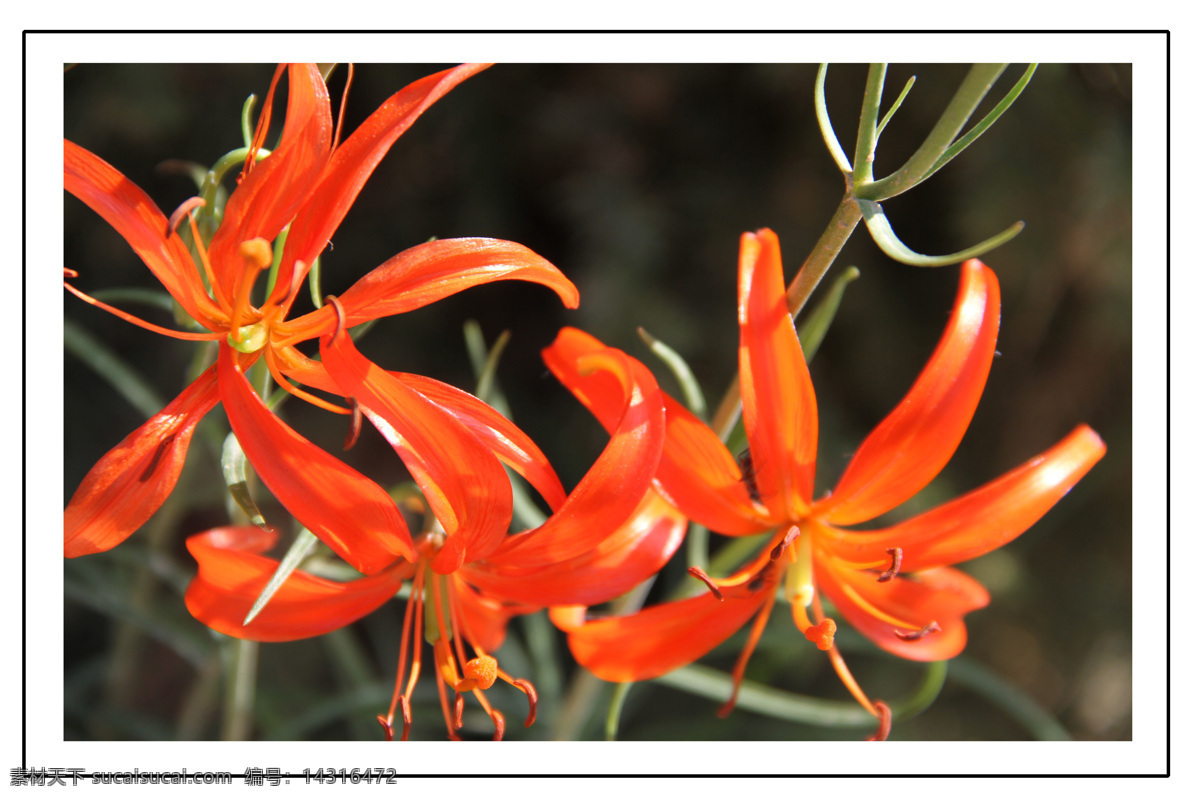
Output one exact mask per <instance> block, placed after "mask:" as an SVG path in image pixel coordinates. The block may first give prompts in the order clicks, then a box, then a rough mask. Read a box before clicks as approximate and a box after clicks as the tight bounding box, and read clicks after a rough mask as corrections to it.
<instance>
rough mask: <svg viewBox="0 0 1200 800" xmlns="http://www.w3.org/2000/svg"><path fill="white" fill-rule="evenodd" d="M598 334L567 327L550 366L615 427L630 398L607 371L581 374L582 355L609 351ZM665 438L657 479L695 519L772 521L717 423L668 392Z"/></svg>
mask: <svg viewBox="0 0 1200 800" xmlns="http://www.w3.org/2000/svg"><path fill="white" fill-rule="evenodd" d="M605 349H607V348H606V346H605V345H604V343H603V342H601V341H600V340H599V339H596V338H595V337H593V336H591V335H589V334H587V333H584V332H583V331H581V330H577V329H575V328H563V329H562V330H561V331H560V332H559V334H558V338H556V339H555V340H554V344H552V345H551V346H550V347H549V348H547V349H546V350H545V351H544V353H543V357H544V358H545V360H546V364H547V366H549V367H550V371H551V372H553V373H554V375H555V377H557V378H558V379H559V380H560V381H562V383H563V385H564V386H566V387H567V388H568V389H570V390H571V393H572V394H574V395H575V397H576V399H578V400H579V401H580V402H581V403H583V404H584V406H586V407H587V409H588V410H589V411H591V412H592V414H594V415H595V417H596V419H598V420H599V421H600V424H601V425H603V426H604V428H605V430H607V431H609V432H610V433H611V432H612V430H613V429H614V428H615V427H616V425H617V423H618V422H619V421H620V419H621V413H622V412H623V411H624V406H625V398H624V397H623V396H622V394H621V391H620V387H619V385H618V384H617V383H616V382H615V381H612V380H610V379H608V378H607V377H606V376H605V375H604V374H602V373H592V374H590V375H582V374H580V373H579V372H578V371H577V370H575V369H574V368H573V365H574V364H575V362H576V361H578V359H580V358H582V357H583V356H585V355H588V354H590V353H599V352H602V351H604V350H605ZM662 398H663V405H664V408H665V411H666V425H667V429H666V438H665V439H664V440H663V454H662V460H661V461H660V462H659V465H658V473H657V476H656V481H657V484H658V486H659V488H660V489H661V491H662V493H663V495H664V496H665V497H666V498H667V499H668V500H669V501H670V502H671V503H673V504H674V505H675V507H676V508H678V509H680V510H681V511H683V512H684V513H685V514H686V515H687V516H688V517H689V518H690V519H693V520H695V521H696V522H699V523H700V524H701V525H704V526H705V527H707V528H711V529H712V530H715V531H718V532H720V533H724V534H727V535H738V534H748V533H758V532H760V531H762V530H763V529H764V527H769V522H766V521H764V519H762V518H761V516H760V513H761V512H759V511H758V510H756V508H755V506H754V503H753V502H752V501H751V499H750V494H749V492H748V491H747V489H746V486H745V484H744V483H743V482H742V473H741V470H740V469H739V468H738V465H737V462H735V461H734V459H733V456H731V455H730V454H729V450H728V449H727V448H726V447H725V445H724V443H723V442H721V440H720V439H719V438H717V435H716V434H715V433H713V431H712V429H711V428H709V427H708V426H707V425H705V424H704V423H703V422H702V421H700V420H699V419H697V418H696V416H695V415H694V414H692V413H691V412H690V411H688V410H687V409H686V408H684V407H683V406H682V405H680V404H679V403H678V402H676V401H675V400H673V399H672V398H671V397H670V396H669V395H667V394H665V393H664V394H663V396H662Z"/></svg>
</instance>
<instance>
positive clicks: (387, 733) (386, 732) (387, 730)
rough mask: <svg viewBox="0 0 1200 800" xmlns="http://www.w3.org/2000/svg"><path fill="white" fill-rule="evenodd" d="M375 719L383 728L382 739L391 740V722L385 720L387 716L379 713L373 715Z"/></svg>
mask: <svg viewBox="0 0 1200 800" xmlns="http://www.w3.org/2000/svg"><path fill="white" fill-rule="evenodd" d="M375 721H376V722H378V723H379V726H380V727H381V728H383V740H384V741H385V742H390V741H392V723H390V722H388V721H387V717H385V716H384V715H383V714H379V715H378V716H376V717H375Z"/></svg>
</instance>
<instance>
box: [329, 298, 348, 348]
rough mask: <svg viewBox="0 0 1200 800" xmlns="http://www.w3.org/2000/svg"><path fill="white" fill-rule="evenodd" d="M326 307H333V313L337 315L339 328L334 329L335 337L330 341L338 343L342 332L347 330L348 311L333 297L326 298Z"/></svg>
mask: <svg viewBox="0 0 1200 800" xmlns="http://www.w3.org/2000/svg"><path fill="white" fill-rule="evenodd" d="M325 303H326V305H332V306H333V311H334V313H335V314H337V327H336V328H334V329H333V336H332V337H331V339H330V341H333V342H336V341H337V338H338V337H339V336H341V335H342V331H344V330H346V309H344V308H342V302H341V301H340V300H338V299H337V298H336V297H334V296H333V295H327V296H326V297H325Z"/></svg>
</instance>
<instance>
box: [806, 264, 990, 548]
mask: <svg viewBox="0 0 1200 800" xmlns="http://www.w3.org/2000/svg"><path fill="white" fill-rule="evenodd" d="M999 329H1000V284H999V282H998V281H997V280H996V275H995V273H993V272H992V271H991V270H990V269H988V268H987V267H985V266H984V265H983V263H982V262H981V261H979V260H978V259H971V260H970V261H968V262H966V263H965V264H963V266H962V278H961V280H960V282H959V288H958V299H957V300H956V301H955V303H954V314H953V315H952V316H951V317H950V322H949V323H948V324H947V326H946V331H945V333H943V334H942V339H941V341H940V342H939V343H938V346H937V349H936V350H935V351H934V352H933V356H932V357H931V358H930V359H929V363H928V364H926V365H925V369H923V370H922V371H921V375H920V376H919V377H918V378H917V382H916V383H914V384H913V387H912V388H911V389H910V390H909V392H908V394H907V395H906V396H905V397H904V399H903V400H902V401H900V405H898V406H896V409H895V410H894V411H892V413H891V414H889V415H888V416H887V418H886V419H884V420H883V422H881V423H879V425H878V426H876V428H875V430H873V431H872V432H871V435H870V436H868V437H867V438H866V440H865V441H864V442H863V443H862V445H861V446H860V447H859V448H858V450H857V452H855V454H854V458H852V459H851V460H850V464H849V465H848V466H847V467H846V471H845V472H844V473H843V474H842V479H841V480H840V481H839V482H838V485H837V488H835V489H834V490H833V494H831V495H830V496H829V497H827V498H825V499H824V500H822V501H821V503H819V504H818V507H817V509H816V511H815V513H816V514H817V515H818V516H821V517H824V518H825V519H827V520H828V521H829V522H832V523H834V524H837V525H853V524H854V523H856V522H863V521H864V520H868V519H874V518H875V517H877V516H879V515H880V514H882V513H883V512H885V511H890V510H891V509H893V508H895V507H896V506H898V505H900V504H901V503H903V502H904V501H905V500H907V499H908V498H910V497H912V496H913V495H914V494H916V493H917V492H919V491H920V490H921V489H923V488H925V486H926V485H927V484H928V483H929V482H930V481H931V480H933V478H934V477H935V476H936V475H937V474H938V473H939V472H941V470H942V467H944V466H946V462H947V461H949V460H950V456H952V455H954V451H955V450H956V449H957V448H958V443H959V442H960V441H962V437H963V434H964V433H966V430H967V425H969V424H970V422H971V417H972V416H974V414H975V407H976V406H977V405H978V404H979V396H980V395H981V394H983V385H984V383H986V382H987V376H988V371H989V370H990V369H991V366H992V356H993V355H994V354H995V352H996V335H997V333H998V332H999Z"/></svg>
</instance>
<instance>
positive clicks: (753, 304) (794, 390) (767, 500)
mask: <svg viewBox="0 0 1200 800" xmlns="http://www.w3.org/2000/svg"><path fill="white" fill-rule="evenodd" d="M738 327H739V330H740V332H741V333H740V337H741V339H740V344H739V346H738V363H739V366H740V370H741V386H742V405H743V409H742V419H743V420H744V421H745V425H746V438H747V440H748V441H749V443H750V455H751V457H752V462H753V469H754V479H755V482H756V483H757V485H758V492H759V495H760V496H761V497H762V502H763V505H765V506H766V507H767V508H768V509H770V511H771V517H772V518H773V519H793V520H794V519H799V518H800V517H801V516H803V515H804V514H805V513H806V512H807V511H808V507H809V504H810V503H811V502H812V490H813V473H814V465H815V462H816V457H817V398H816V394H815V393H814V391H813V386H812V379H811V378H810V377H809V375H808V365H807V364H806V363H805V362H804V353H803V351H802V350H801V349H800V340H799V338H798V337H797V336H796V326H795V323H794V322H793V321H792V315H791V314H790V313H789V312H788V307H787V294H786V292H785V290H784V285H783V261H782V258H781V257H780V252H779V238H778V237H777V236H776V235H775V233H774V231H772V230H770V229H768V228H763V229H762V230H760V231H759V232H758V233H757V234H752V233H745V234H742V248H741V256H740V258H739V262H738Z"/></svg>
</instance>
